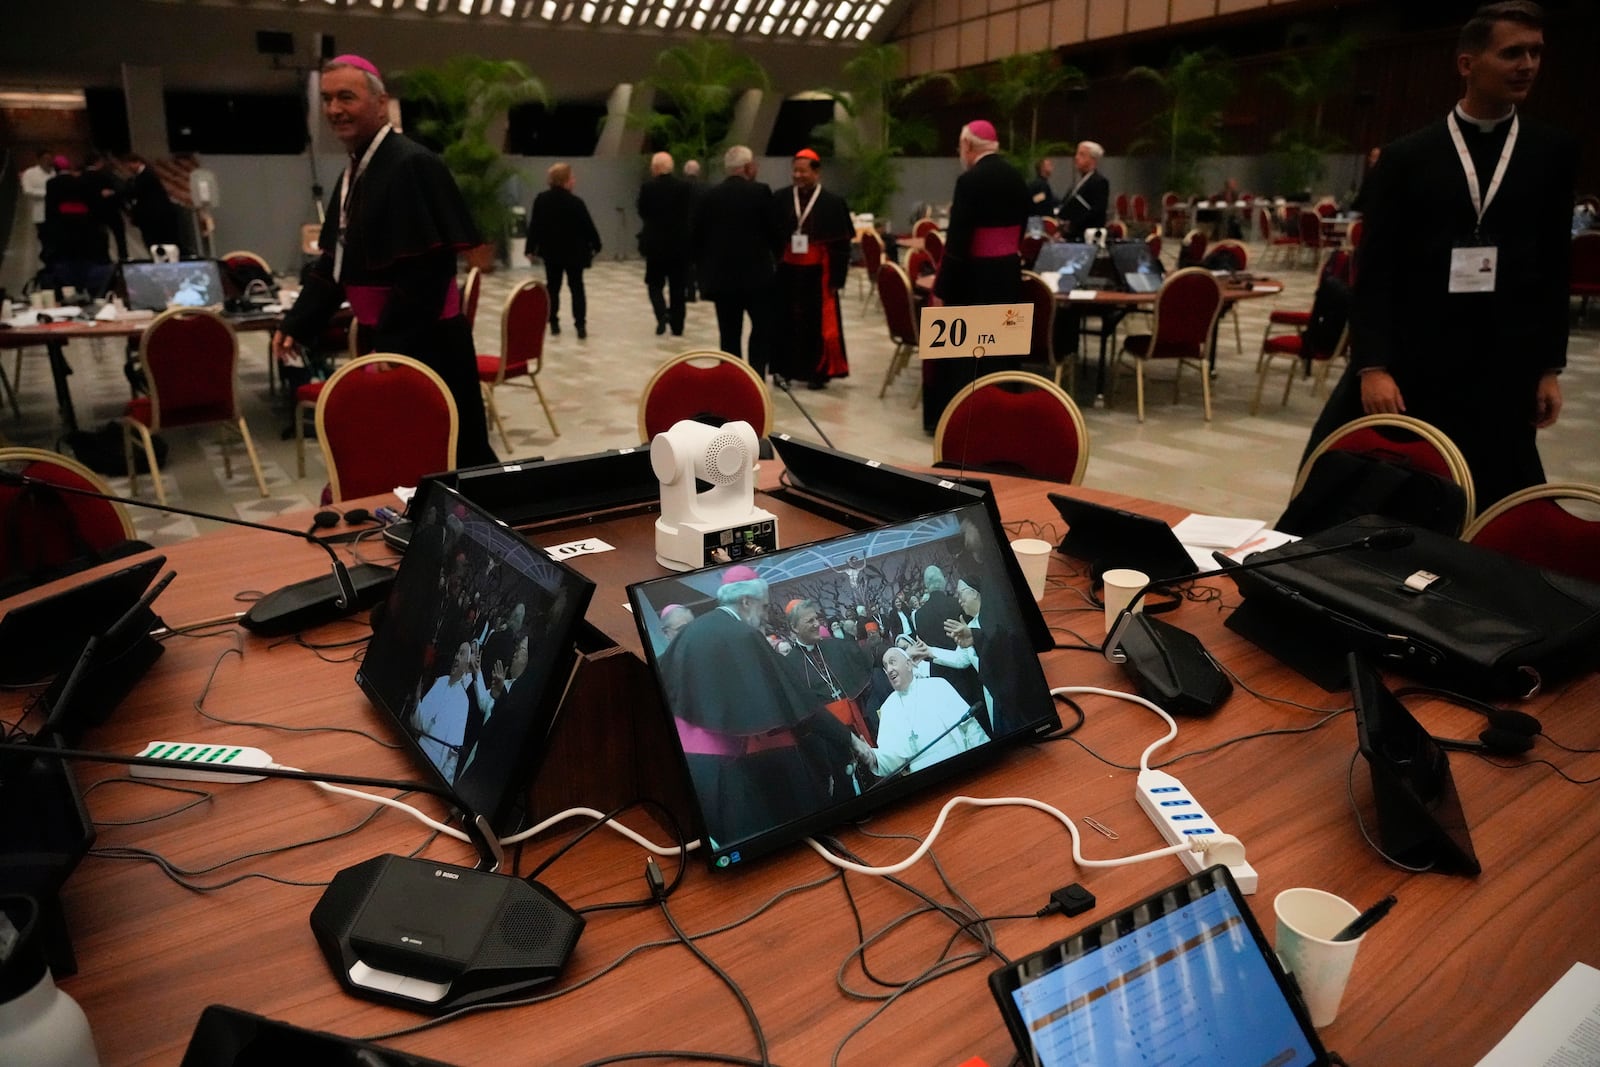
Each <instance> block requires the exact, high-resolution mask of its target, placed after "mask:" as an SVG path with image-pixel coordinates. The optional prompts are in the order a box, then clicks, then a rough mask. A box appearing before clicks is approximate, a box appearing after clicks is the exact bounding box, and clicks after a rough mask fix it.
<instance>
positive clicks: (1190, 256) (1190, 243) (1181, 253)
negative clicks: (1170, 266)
mask: <svg viewBox="0 0 1600 1067" xmlns="http://www.w3.org/2000/svg"><path fill="white" fill-rule="evenodd" d="M1207 240H1208V238H1207V237H1206V234H1205V231H1204V230H1201V229H1199V228H1198V227H1197V228H1195V229H1192V230H1190V231H1189V232H1188V233H1186V234H1184V235H1183V245H1182V246H1181V247H1180V248H1179V249H1178V266H1180V267H1198V266H1199V265H1200V263H1201V261H1202V260H1204V259H1205V258H1206V241H1207Z"/></svg>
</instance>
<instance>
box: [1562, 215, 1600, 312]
mask: <svg viewBox="0 0 1600 1067" xmlns="http://www.w3.org/2000/svg"><path fill="white" fill-rule="evenodd" d="M1569 286H1570V288H1569V292H1570V293H1571V295H1573V296H1576V297H1580V298H1582V300H1583V303H1582V305H1581V306H1580V307H1579V313H1580V314H1582V315H1583V316H1584V317H1586V318H1587V317H1588V314H1589V298H1590V297H1591V296H1600V230H1586V231H1584V232H1583V233H1580V234H1578V236H1576V237H1574V238H1573V239H1572V277H1571V281H1570V282H1569Z"/></svg>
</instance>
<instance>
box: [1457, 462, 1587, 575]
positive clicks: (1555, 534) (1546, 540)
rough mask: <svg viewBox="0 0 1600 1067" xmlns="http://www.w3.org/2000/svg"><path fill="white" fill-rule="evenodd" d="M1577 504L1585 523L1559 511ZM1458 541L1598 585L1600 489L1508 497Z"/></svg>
mask: <svg viewBox="0 0 1600 1067" xmlns="http://www.w3.org/2000/svg"><path fill="white" fill-rule="evenodd" d="M1562 501H1572V502H1581V503H1582V505H1584V506H1585V507H1586V509H1587V510H1588V511H1589V512H1590V513H1591V514H1593V515H1594V516H1595V517H1593V518H1585V517H1584V516H1582V515H1579V514H1576V513H1574V512H1572V511H1570V510H1568V509H1567V508H1565V507H1563V506H1562V503H1561V502H1562ZM1461 539H1462V540H1463V541H1466V542H1469V543H1470V544H1474V545H1481V546H1482V547H1484V548H1491V549H1493V550H1494V551H1496V552H1499V553H1502V554H1504V555H1507V556H1513V557H1515V558H1517V559H1520V560H1524V561H1526V562H1528V563H1532V564H1534V565H1535V566H1539V567H1544V568H1546V569H1547V570H1552V571H1559V572H1561V573H1562V574H1570V575H1573V576H1575V577H1578V578H1582V579H1584V580H1586V581H1590V582H1595V583H1597V584H1600V487H1597V486H1593V485H1584V484H1582V483H1580V482H1550V483H1547V484H1545V485H1535V486H1530V487H1529V488H1527V489H1523V490H1520V491H1519V492H1515V493H1512V494H1511V495H1510V496H1508V497H1506V498H1504V499H1503V500H1500V501H1497V502H1496V503H1494V504H1493V505H1491V506H1490V507H1489V508H1487V509H1486V510H1485V511H1484V513H1483V514H1482V515H1479V516H1478V517H1477V518H1476V519H1474V520H1473V521H1472V525H1471V526H1468V527H1467V531H1466V533H1464V534H1462V535H1461Z"/></svg>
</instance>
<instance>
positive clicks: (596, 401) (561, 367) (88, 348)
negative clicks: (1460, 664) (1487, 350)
mask: <svg viewBox="0 0 1600 1067" xmlns="http://www.w3.org/2000/svg"><path fill="white" fill-rule="evenodd" d="M1273 273H1275V274H1277V275H1278V276H1280V277H1281V278H1282V279H1283V280H1284V281H1285V282H1286V283H1287V284H1286V288H1285V290H1284V292H1283V293H1282V294H1281V295H1279V296H1277V297H1273V298H1267V299H1261V300H1251V301H1246V302H1244V303H1242V304H1240V305H1239V319H1240V331H1241V334H1242V337H1243V351H1242V352H1240V351H1238V350H1237V349H1236V347H1235V343H1234V335H1233V330H1232V328H1231V326H1230V324H1228V323H1227V322H1224V324H1223V327H1222V330H1221V339H1220V356H1219V359H1218V365H1217V372H1218V373H1217V377H1216V379H1215V381H1214V383H1213V397H1212V404H1213V409H1214V419H1213V421H1212V422H1210V423H1207V422H1205V420H1204V418H1203V416H1202V413H1201V407H1200V396H1199V388H1198V385H1199V383H1198V381H1197V380H1196V379H1195V378H1194V377H1193V376H1192V375H1191V376H1190V377H1189V378H1188V381H1187V384H1186V385H1185V388H1184V395H1183V398H1182V399H1181V401H1180V402H1178V403H1177V404H1176V405H1174V404H1172V403H1171V402H1170V401H1171V395H1172V394H1171V389H1170V387H1167V386H1165V385H1163V384H1159V383H1158V384H1156V385H1155V386H1154V387H1153V388H1152V389H1151V390H1150V393H1149V397H1148V400H1147V403H1148V411H1147V421H1146V422H1145V423H1144V424H1143V425H1140V424H1139V422H1138V421H1137V419H1136V418H1135V415H1134V412H1133V403H1132V401H1133V397H1132V392H1133V390H1132V382H1131V381H1128V382H1126V383H1125V389H1124V390H1123V394H1122V395H1121V396H1119V397H1118V403H1117V405H1116V406H1114V407H1096V406H1094V404H1093V395H1092V389H1091V390H1089V391H1087V392H1085V391H1083V389H1080V393H1079V401H1080V405H1081V406H1082V407H1083V408H1084V415H1085V417H1086V419H1087V421H1088V425H1089V433H1090V439H1091V454H1090V460H1089V466H1088V473H1087V476H1086V479H1085V481H1086V483H1087V484H1089V485H1091V486H1097V487H1102V488H1108V489H1115V490H1118V491H1123V492H1128V493H1133V494H1136V495H1139V496H1144V497H1149V498H1153V499H1157V500H1164V501H1170V502H1173V503H1178V504H1184V505H1187V506H1191V507H1195V508H1199V509H1202V510H1207V511H1210V512H1214V513H1219V514H1236V515H1251V516H1255V517H1258V518H1262V519H1266V520H1269V521H1270V520H1272V519H1274V518H1276V517H1277V516H1278V514H1279V513H1280V512H1281V511H1282V510H1283V506H1284V503H1285V502H1286V501H1287V498H1288V494H1289V489H1290V487H1291V484H1292V482H1293V478H1294V472H1295V466H1296V463H1297V461H1298V459H1299V456H1300V453H1301V450H1302V448H1303V447H1304V445H1305V440H1306V436H1307V434H1308V432H1309V428H1310V425H1311V422H1312V420H1313V419H1315V417H1316V415H1317V413H1318V411H1319V410H1320V407H1321V400H1320V398H1314V397H1313V396H1312V395H1311V387H1310V383H1308V382H1296V383H1295V386H1294V388H1293V391H1292V393H1291V395H1290V398H1289V403H1288V404H1287V406H1283V407H1280V406H1279V405H1278V397H1280V396H1281V395H1282V382H1283V378H1282V377H1281V376H1280V375H1279V373H1275V374H1274V376H1273V378H1272V379H1271V381H1270V382H1269V384H1268V387H1267V392H1266V396H1265V398H1264V403H1263V407H1262V413H1261V414H1260V415H1259V416H1254V417H1252V416H1251V415H1250V413H1249V405H1250V397H1251V394H1252V392H1253V391H1254V389H1255V382H1256V378H1255V352H1256V349H1257V348H1258V347H1259V345H1260V340H1261V335H1262V331H1263V328H1264V327H1265V324H1266V317H1267V314H1268V311H1269V310H1270V309H1271V308H1273V307H1275V306H1281V307H1291V308H1299V307H1308V306H1309V305H1310V303H1311V290H1312V285H1313V277H1314V276H1313V274H1312V272H1311V271H1309V270H1282V269H1278V268H1274V269H1273ZM528 276H529V271H528V270H527V269H526V268H523V269H517V270H501V271H498V272H496V273H494V274H492V275H490V276H488V277H487V279H486V281H485V285H484V292H483V297H482V302H481V305H480V309H479V314H478V323H477V336H478V340H479V344H480V346H482V347H483V348H485V350H490V351H492V350H494V349H496V348H497V347H498V345H499V310H500V307H501V305H502V304H503V302H504V299H505V295H506V294H507V293H508V292H509V291H510V290H511V288H512V287H513V286H514V285H515V284H517V283H518V282H520V281H521V280H522V279H524V278H526V277H528ZM541 276H542V275H541ZM587 277H588V292H589V304H590V314H589V338H588V340H587V341H579V340H577V339H576V338H575V337H574V336H573V334H572V332H571V330H570V329H569V330H567V331H565V332H563V333H562V335H561V336H560V337H555V338H550V339H549V341H548V344H547V347H546V362H545V369H544V373H543V376H542V377H541V382H542V383H543V386H544V390H545V394H546V396H547V397H548V398H549V400H550V402H551V405H552V407H553V408H554V410H555V415H556V420H557V422H558V424H559V425H560V427H561V436H560V437H554V436H552V435H551V433H550V428H549V425H548V424H547V423H546V422H545V419H544V416H543V414H542V412H540V410H539V407H538V404H537V401H536V400H535V399H534V397H533V396H532V395H531V393H530V392H529V391H527V390H522V389H505V390H502V393H501V397H500V405H501V411H502V414H503V416H504V417H505V421H506V424H507V426H508V428H509V431H510V435H511V440H512V446H513V447H512V451H513V453H514V455H515V456H531V455H544V456H547V457H556V456H570V455H579V454H582V453H585V452H592V451H595V450H598V449H602V448H613V447H619V446H625V445H632V444H637V443H638V430H637V420H636V412H637V405H638V399H639V394H640V392H641V390H642V389H643V387H644V385H645V382H646V381H647V380H648V379H649V377H650V374H651V373H652V371H653V370H654V369H655V367H656V365H657V364H659V363H660V362H661V361H662V360H664V359H666V358H668V357H670V356H672V355H674V354H676V353H678V352H680V351H683V350H686V349H690V348H716V347H717V330H716V319H715V316H714V314H713V311H712V308H711V305H710V304H709V303H705V302H702V303H698V304H693V305H691V306H690V308H689V316H688V323H687V328H686V330H685V334H684V336H683V337H681V338H674V337H670V336H667V337H657V336H656V335H655V329H654V327H655V322H654V317H653V316H652V314H651V311H650V306H649V303H648V300H647V299H646V295H645V290H644V284H643V265H642V264H641V263H640V262H639V261H638V260H626V261H620V262H618V261H611V260H608V261H605V262H602V263H600V264H597V265H596V266H595V267H594V268H593V269H592V270H591V271H590V272H589V274H588V276H587ZM857 284H858V283H857V279H856V278H854V277H852V279H851V282H850V285H849V287H848V288H847V289H846V290H845V297H846V299H845V301H844V310H845V336H846V340H847V344H848V346H849V353H850V362H851V368H852V373H851V375H850V377H849V378H847V379H845V380H843V381H836V382H834V383H833V384H832V385H830V386H829V388H828V389H827V390H825V391H823V392H809V391H805V390H801V391H799V392H798V393H797V394H796V395H795V400H793V401H792V400H791V399H790V398H789V397H787V396H784V395H783V394H775V395H774V397H773V401H774V410H775V413H776V422H775V425H776V429H777V430H780V431H785V432H788V433H792V434H794V435H796V436H798V437H803V438H808V439H815V436H816V435H815V432H814V431H813V430H812V429H811V427H810V425H808V423H807V421H806V419H805V417H804V416H803V415H802V414H801V412H800V410H798V408H797V402H798V404H801V405H804V407H805V409H806V411H807V412H809V413H810V415H811V416H812V418H814V419H815V420H816V421H817V422H818V424H820V425H821V427H822V428H823V430H824V431H825V432H826V434H827V435H828V437H829V438H830V439H831V440H832V442H833V444H834V446H835V447H837V448H841V449H844V450H846V451H849V452H853V453H856V454H859V455H864V456H871V457H876V458H879V459H883V460H885V461H889V462H898V463H907V464H926V463H928V462H930V461H931V457H932V442H931V439H930V438H928V437H927V436H926V435H924V433H923V432H922V428H921V415H920V412H919V411H918V410H917V409H916V408H914V407H913V406H912V404H913V397H914V394H915V391H916V380H917V377H918V375H917V372H916V367H915V366H913V367H912V370H911V372H909V373H907V374H904V375H901V376H900V378H899V379H897V380H896V382H895V383H894V385H893V386H892V387H891V388H890V389H889V392H888V395H887V396H886V397H884V398H883V399H881V400H880V399H879V398H878V388H879V386H880V384H881V383H882V378H883V373H884V369H885V368H886V366H887V365H888V359H889V356H890V353H891V352H892V351H893V345H892V344H891V343H890V341H889V339H888V335H887V332H886V330H885V327H884V323H883V318H882V313H881V311H880V310H879V309H878V308H877V307H876V305H868V304H866V303H865V302H864V301H863V299H862V290H861V289H858V288H857ZM1574 314H1576V313H1574ZM1574 322H1575V328H1574V332H1573V338H1572V343H1571V346H1570V356H1569V368H1568V371H1567V373H1566V374H1565V376H1564V377H1563V378H1562V383H1563V387H1564V389H1565V392H1566V398H1567V399H1566V408H1565V411H1564V413H1563V415H1562V418H1561V421H1560V422H1559V423H1558V424H1557V425H1556V426H1555V427H1554V428H1552V429H1551V430H1548V431H1545V432H1544V433H1543V434H1542V435H1541V448H1542V450H1543V453H1544V457H1545V466H1546V468H1547V471H1548V474H1549V476H1550V478H1551V479H1571V480H1578V481H1586V482H1592V483H1600V449H1596V448H1595V444H1596V442H1597V441H1600V436H1597V434H1596V420H1597V418H1600V359H1597V357H1600V315H1592V316H1591V318H1590V320H1589V323H1588V324H1587V325H1582V326H1579V325H1577V323H1576V319H1574ZM266 337H267V335H265V334H260V333H254V334H243V335H241V346H242V349H243V351H242V354H241V361H240V372H239V379H240V381H239V385H240V390H241V395H242V396H243V397H244V400H245V403H246V413H247V417H248V419H249V421H250V425H251V429H252V432H253V434H254V436H255V439H256V443H257V447H258V449H259V450H260V454H261V459H262V463H263V467H264V469H265V472H266V477H267V484H268V488H269V490H270V492H271V496H270V497H269V498H268V499H265V500H263V499H261V498H260V497H259V496H258V495H257V493H256V490H255V487H254V482H253V480H252V479H251V477H250V473H249V469H248V465H247V464H246V463H244V457H243V455H242V453H241V452H240V451H239V450H238V449H237V448H235V464H234V477H233V478H232V479H231V480H229V479H226V478H224V476H223V472H222V462H221V455H220V452H219V449H218V446H217V444H216V443H215V442H216V437H215V433H214V431H212V430H209V429H197V430H187V431H175V432H170V433H168V434H167V435H166V436H167V438H168V441H169V444H170V453H169V457H168V461H167V466H166V469H165V471H164V473H165V476H166V479H167V487H168V494H169V499H170V500H171V501H172V502H173V503H175V504H180V505H182V506H185V507H190V508H194V509H196V510H201V511H214V512H223V513H229V514H237V515H240V516H242V517H247V518H252V519H257V520H260V521H266V522H272V521H273V520H274V517H275V516H277V515H280V514H282V513H284V512H288V511H293V510H297V509H301V508H306V507H309V506H311V505H313V504H314V503H315V502H316V501H317V499H318V497H319V494H320V493H321V491H322V486H323V484H324V482H325V481H326V475H325V473H324V469H323V465H322V458H321V455H320V453H319V452H318V451H317V450H316V448H315V446H314V445H313V447H312V449H311V455H310V457H309V459H308V463H307V476H306V477H305V478H304V479H297V478H296V477H295V475H294V470H295V459H294V443H293V441H292V440H282V439H280V431H281V430H283V429H284V428H285V427H286V426H288V425H289V417H288V414H287V413H286V411H285V410H284V409H283V408H282V406H281V405H280V404H279V403H277V402H276V401H275V400H274V398H273V397H272V396H271V395H270V394H269V393H268V389H267V372H266V358H267V357H266V344H267V341H266ZM30 353H36V354H30V355H29V356H26V357H24V363H23V373H22V383H21V390H20V401H21V405H22V415H21V418H20V419H18V418H15V417H13V416H12V415H11V413H10V412H9V411H6V412H4V413H3V414H0V433H3V434H4V436H5V437H6V438H7V439H8V440H9V441H10V442H12V443H16V444H29V445H35V446H39V447H46V448H50V447H54V446H55V444H56V440H57V437H58V436H59V432H60V431H59V429H58V426H57V423H56V418H55V405H54V399H53V393H52V391H51V385H50V378H49V374H48V372H47V369H46V366H45V363H44V360H43V358H42V355H38V354H37V353H42V350H41V349H32V350H30ZM5 357H6V358H5V362H6V369H7V372H8V373H9V371H10V369H11V362H12V360H11V356H10V353H5ZM68 357H69V360H70V361H71V363H72V366H73V369H74V372H75V373H74V374H73V377H72V388H73V394H74V397H75V399H76V403H77V408H78V412H79V418H80V422H81V423H82V424H83V425H84V426H86V427H89V426H96V425H99V424H101V423H103V422H105V421H106V420H108V419H111V418H113V417H115V416H116V415H117V414H118V413H119V411H120V409H121V407H122V405H123V404H124V403H125V402H126V401H127V398H128V391H127V385H126V383H125V381H124V379H123V376H122V346H121V344H120V342H113V341H104V342H98V343H86V342H75V343H74V344H73V345H72V346H71V347H70V348H69V349H68ZM1157 373H1160V371H1158V372H1157ZM1167 373H1170V372H1167ZM1092 380H1093V374H1092V369H1091V370H1090V371H1089V373H1086V374H1082V375H1080V385H1081V386H1084V387H1086V386H1088V385H1089V383H1090V382H1092ZM493 443H494V445H495V447H496V448H497V449H499V450H501V451H502V453H504V449H503V446H502V445H501V442H500V441H499V439H498V437H496V438H495V439H494V442H493ZM503 458H511V457H508V456H503ZM115 489H116V491H118V492H125V491H126V490H127V482H126V479H122V480H120V481H118V482H117V483H116V485H115ZM141 490H142V495H143V496H144V497H145V498H146V499H153V498H154V497H153V493H152V492H151V490H150V486H149V482H148V479H146V480H145V481H144V483H143V484H142V486H141ZM135 521H136V523H137V524H138V528H139V532H140V536H142V537H144V538H145V539H146V540H149V541H151V542H154V543H171V542H172V541H176V540H182V539H184V538H186V537H189V536H193V534H194V533H196V532H197V531H198V529H199V528H203V527H204V526H206V525H207V524H206V523H204V522H199V523H197V522H195V521H193V520H190V519H187V518H178V517H172V516H166V515H161V514H158V513H155V512H149V511H145V512H140V513H138V514H137V515H136V516H135Z"/></svg>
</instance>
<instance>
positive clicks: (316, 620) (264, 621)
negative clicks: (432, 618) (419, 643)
mask: <svg viewBox="0 0 1600 1067" xmlns="http://www.w3.org/2000/svg"><path fill="white" fill-rule="evenodd" d="M394 574H395V572H394V568H393V567H381V566H379V565H378V564H376V563H358V564H357V565H355V566H354V567H351V568H350V580H351V581H352V582H353V583H355V587H356V602H355V603H354V604H352V605H350V606H349V607H348V608H341V607H339V606H338V600H339V583H338V582H337V581H336V580H335V579H334V577H333V575H332V574H324V575H321V576H319V577H316V578H311V579H308V580H306V581H304V582H296V583H295V584H293V585H286V586H284V587H283V588H282V589H279V590H277V591H276V592H272V593H268V594H267V595H266V596H264V597H262V598H261V599H260V600H258V601H256V602H255V603H254V604H253V605H251V607H250V610H249V611H247V612H245V614H244V618H242V619H240V620H239V623H240V625H242V626H243V627H244V628H245V629H247V630H249V631H251V632H252V633H258V634H264V635H266V636H268V637H278V636H282V635H284V634H292V633H297V632H299V631H301V630H306V629H310V628H311V627H313V626H320V625H322V624H323V623H325V622H332V621H333V620H335V619H342V618H344V617H345V616H347V615H353V614H355V613H356V612H357V611H361V610H363V609H366V608H370V607H372V605H374V604H376V603H378V601H380V600H382V599H383V598H384V597H385V596H387V595H388V593H389V586H390V585H392V584H393V583H394Z"/></svg>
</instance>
